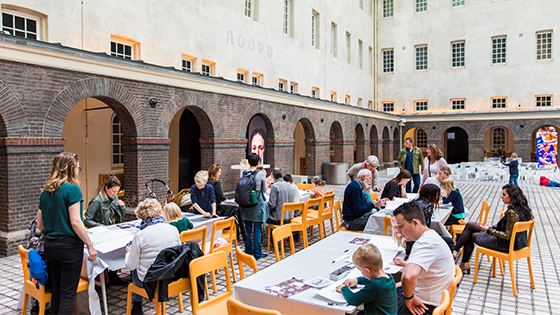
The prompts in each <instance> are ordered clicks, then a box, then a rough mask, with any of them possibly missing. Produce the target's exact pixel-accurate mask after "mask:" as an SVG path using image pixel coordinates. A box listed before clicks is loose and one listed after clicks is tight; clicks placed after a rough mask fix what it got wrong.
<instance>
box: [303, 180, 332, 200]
mask: <svg viewBox="0 0 560 315" xmlns="http://www.w3.org/2000/svg"><path fill="white" fill-rule="evenodd" d="M311 184H312V185H313V190H308V191H307V192H308V193H309V195H310V196H311V197H313V198H322V197H323V196H324V195H325V192H324V191H323V186H325V185H326V184H327V183H326V182H325V181H324V180H322V179H321V178H320V177H319V176H315V177H313V179H312V180H311Z"/></svg>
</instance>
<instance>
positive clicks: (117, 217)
mask: <svg viewBox="0 0 560 315" xmlns="http://www.w3.org/2000/svg"><path fill="white" fill-rule="evenodd" d="M120 188H121V182H120V181H119V179H118V178H117V177H116V176H114V175H111V176H109V177H107V179H106V180H105V185H103V187H102V188H101V191H99V194H98V195H97V196H95V197H93V199H91V201H90V202H89V205H88V209H87V211H86V213H85V215H84V224H85V226H87V227H95V226H101V225H112V224H117V223H122V219H123V216H124V214H125V212H126V207H125V205H124V202H123V201H122V200H119V196H117V193H118V192H119V189H120Z"/></svg>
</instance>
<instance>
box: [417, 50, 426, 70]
mask: <svg viewBox="0 0 560 315" xmlns="http://www.w3.org/2000/svg"><path fill="white" fill-rule="evenodd" d="M416 70H428V46H426V45H422V46H416Z"/></svg>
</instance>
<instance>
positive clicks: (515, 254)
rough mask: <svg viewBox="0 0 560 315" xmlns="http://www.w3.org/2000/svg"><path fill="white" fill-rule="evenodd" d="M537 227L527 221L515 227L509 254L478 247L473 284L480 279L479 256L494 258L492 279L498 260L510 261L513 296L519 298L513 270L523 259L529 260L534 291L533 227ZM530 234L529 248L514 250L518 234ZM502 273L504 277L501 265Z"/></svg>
mask: <svg viewBox="0 0 560 315" xmlns="http://www.w3.org/2000/svg"><path fill="white" fill-rule="evenodd" d="M534 226H535V220H534V219H533V220H531V221H526V222H517V223H515V225H514V226H513V232H512V233H511V241H510V244H509V252H507V253H504V252H500V251H497V250H493V249H489V248H485V247H482V246H479V247H477V249H476V260H475V267H474V279H473V282H474V283H476V281H477V278H478V254H486V255H488V256H492V257H493V259H492V277H496V259H501V260H503V261H506V260H507V261H508V263H509V272H510V275H511V286H512V288H513V295H515V296H517V285H516V282H515V273H514V270H513V262H514V261H516V260H518V259H521V258H527V265H528V267H529V275H530V276H531V285H532V287H533V289H535V279H534V278H533V267H531V238H532V237H533V227H534ZM526 231H528V232H529V235H528V236H527V246H526V247H524V248H521V249H518V250H514V245H515V236H516V235H517V233H521V232H526ZM500 271H501V272H502V275H503V274H504V271H503V269H502V268H501V265H500Z"/></svg>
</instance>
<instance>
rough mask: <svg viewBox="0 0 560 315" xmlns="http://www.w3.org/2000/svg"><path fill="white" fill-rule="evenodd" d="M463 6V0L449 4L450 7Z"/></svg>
mask: <svg viewBox="0 0 560 315" xmlns="http://www.w3.org/2000/svg"><path fill="white" fill-rule="evenodd" d="M463 5H465V0H453V1H452V2H451V6H452V7H460V6H463Z"/></svg>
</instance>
